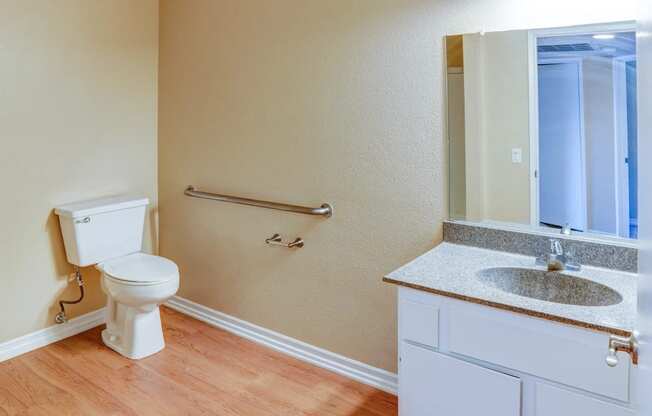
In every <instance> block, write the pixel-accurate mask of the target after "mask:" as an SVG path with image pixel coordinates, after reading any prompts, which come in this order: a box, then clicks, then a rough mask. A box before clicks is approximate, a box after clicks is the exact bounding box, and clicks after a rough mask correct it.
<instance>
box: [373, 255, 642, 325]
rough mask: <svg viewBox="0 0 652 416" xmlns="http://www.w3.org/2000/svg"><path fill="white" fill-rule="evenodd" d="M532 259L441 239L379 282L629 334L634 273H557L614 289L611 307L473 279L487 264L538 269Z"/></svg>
mask: <svg viewBox="0 0 652 416" xmlns="http://www.w3.org/2000/svg"><path fill="white" fill-rule="evenodd" d="M534 262H535V259H534V257H529V256H523V255H518V254H510V253H505V252H500V251H493V250H487V249H483V248H476V247H469V246H463V245H457V244H452V243H446V242H444V243H442V244H440V245H439V246H437V247H435V248H434V249H432V250H430V251H428V252H427V253H425V254H423V255H422V256H420V257H418V258H416V259H415V260H413V261H411V262H410V263H408V264H406V265H405V266H403V267H401V268H399V269H398V270H395V271H393V272H391V273H390V274H388V275H387V276H385V278H384V279H383V280H384V281H385V282H388V283H394V284H398V285H401V286H407V287H411V288H414V289H419V290H424V291H427V292H431V293H435V294H438V295H443V296H448V297H453V298H456V299H461V300H465V301H469V302H474V303H479V304H483V305H487V306H492V307H496V308H500V309H505V310H509V311H513V312H517V313H523V314H527V315H531V316H535V317H539V318H544V319H549V320H552V321H557V322H562V323H566V324H570V325H576V326H580V327H584V328H590V329H594V330H598V331H603V332H608V333H612V334H616V335H623V336H628V335H630V334H631V333H632V330H633V328H634V320H635V317H636V279H637V275H636V274H633V273H627V272H621V271H614V270H610V269H602V268H596V267H589V266H584V267H582V270H581V271H579V272H570V271H564V272H563V273H564V274H567V275H571V276H577V277H581V278H583V279H587V280H591V281H593V282H597V283H601V284H603V285H606V286H608V287H610V288H612V289H614V290H616V291H617V292H618V293H619V294H620V295H621V296H622V298H623V300H622V302H620V303H617V304H615V305H611V306H577V305H567V304H560V303H554V302H548V301H543V300H538V299H533V298H529V297H525V296H519V295H515V294H513V293H510V292H506V291H503V290H500V289H498V288H495V287H492V286H490V285H488V284H486V283H483V282H482V281H481V280H480V279H479V278H478V273H479V272H480V271H481V270H483V269H488V268H493V267H519V268H529V269H541V270H543V269H542V268H541V267H540V266H535V264H534Z"/></svg>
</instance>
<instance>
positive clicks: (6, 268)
mask: <svg viewBox="0 0 652 416" xmlns="http://www.w3.org/2000/svg"><path fill="white" fill-rule="evenodd" d="M0 10H2V12H0V145H1V146H2V150H1V151H0V189H2V193H3V198H2V204H0V217H2V218H3V222H4V224H3V226H2V238H1V239H0V263H1V264H2V271H1V272H0V305H1V306H0V314H1V316H2V318H0V342H2V341H5V340H8V339H12V338H15V337H18V336H21V335H24V334H27V333H29V332H32V331H35V330H38V329H41V328H44V327H47V326H50V325H53V324H54V321H53V317H54V315H55V313H56V312H57V311H58V305H57V301H58V299H59V298H60V297H62V296H63V297H68V298H72V297H76V296H77V290H78V289H77V288H76V287H75V286H74V285H69V286H68V285H67V282H66V275H67V274H68V273H70V272H71V271H72V268H71V266H70V265H68V264H67V262H66V258H65V252H64V249H63V246H62V241H61V234H60V231H59V226H58V222H57V220H56V218H55V217H54V215H53V214H52V208H53V207H54V206H56V205H58V204H62V203H66V202H71V201H76V200H82V199H87V198H94V197H99V196H104V195H109V194H114V193H122V192H134V193H140V194H144V195H147V196H149V197H150V198H152V200H153V203H154V205H153V206H156V162H157V160H156V128H157V126H156V107H157V96H156V83H157V54H158V52H157V50H158V47H157V39H158V35H157V30H158V16H157V15H158V12H157V10H158V3H157V2H156V1H154V0H147V1H146V0H138V1H131V0H110V1H85V0H61V1H46V0H43V1H31V0H26V1H10V0H0ZM154 237H155V236H153V235H152V228H148V236H147V238H146V240H147V244H148V247H150V248H151V247H152V244H151V242H152V241H155V240H154ZM84 275H85V278H86V282H87V284H88V297H87V299H86V300H85V301H84V302H83V303H82V304H81V305H78V306H71V307H70V308H69V311H70V316H76V315H79V314H81V313H85V312H88V311H91V310H95V309H97V308H99V307H101V306H103V302H104V299H103V296H102V293H101V290H100V287H99V279H98V277H99V276H98V275H97V273H96V272H95V271H94V270H93V269H86V270H84ZM67 287H68V289H66V288H67Z"/></svg>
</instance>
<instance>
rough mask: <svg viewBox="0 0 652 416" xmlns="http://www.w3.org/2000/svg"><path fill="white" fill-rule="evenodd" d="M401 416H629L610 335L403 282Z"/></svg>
mask: <svg viewBox="0 0 652 416" xmlns="http://www.w3.org/2000/svg"><path fill="white" fill-rule="evenodd" d="M398 305H399V307H398V316H399V412H400V416H425V415H428V416H439V415H446V416H475V415H486V416H494V415H495V416H567V415H568V416H570V415H573V416H576V415H595V416H603V415H604V416H633V415H634V412H633V410H632V409H631V406H630V404H629V402H630V394H629V392H630V390H631V385H630V384H631V383H630V366H631V362H630V359H629V356H628V355H627V354H623V353H619V354H618V358H619V364H618V365H617V366H616V367H609V366H607V364H606V363H605V357H606V355H607V352H608V340H609V335H608V334H606V333H602V332H598V331H593V330H588V329H584V328H579V327H576V326H571V325H566V324H561V323H557V322H553V321H549V320H545V319H540V318H534V317H531V316H527V315H524V314H520V313H514V312H510V311H505V310H500V309H497V308H493V307H489V306H484V305H479V304H475V303H471V302H466V301H462V300H457V299H452V298H449V297H444V296H439V295H435V294H431V293H427V292H423V291H417V290H413V289H409V288H405V287H400V288H399V302H398Z"/></svg>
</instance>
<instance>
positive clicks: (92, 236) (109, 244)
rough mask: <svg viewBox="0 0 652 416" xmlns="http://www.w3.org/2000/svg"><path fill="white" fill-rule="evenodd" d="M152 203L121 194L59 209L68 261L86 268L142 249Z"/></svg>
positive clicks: (56, 210) (56, 212) (58, 213)
mask: <svg viewBox="0 0 652 416" xmlns="http://www.w3.org/2000/svg"><path fill="white" fill-rule="evenodd" d="M148 204H149V200H148V199H147V198H134V197H125V196H118V197H112V198H103V199H95V200H91V201H85V202H77V203H74V204H68V205H63V206H60V207H58V208H55V210H54V212H55V214H57V215H58V216H59V224H61V233H62V234H63V242H64V245H65V247H66V256H67V257H68V262H69V263H71V264H74V265H76V266H79V267H84V266H90V265H93V264H98V263H101V262H103V261H106V260H109V259H112V258H116V257H122V256H125V255H127V254H131V253H136V252H139V251H141V249H142V245H143V227H144V225H145V212H146V209H147V205H148Z"/></svg>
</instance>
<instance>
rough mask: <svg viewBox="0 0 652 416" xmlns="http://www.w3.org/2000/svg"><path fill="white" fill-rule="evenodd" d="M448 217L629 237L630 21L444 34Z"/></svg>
mask: <svg viewBox="0 0 652 416" xmlns="http://www.w3.org/2000/svg"><path fill="white" fill-rule="evenodd" d="M446 55H447V71H446V72H447V81H446V89H447V117H448V120H447V125H448V128H447V132H448V150H449V158H448V161H449V212H450V216H451V218H452V219H456V220H467V221H472V222H482V223H493V224H511V225H514V224H518V225H520V226H524V227H530V228H531V227H535V228H537V229H543V230H547V231H568V230H572V233H573V234H581V235H587V236H609V237H618V238H627V239H629V238H636V237H637V233H638V229H637V218H638V214H637V193H638V186H637V154H636V149H637V132H636V126H637V120H636V37H635V24H634V23H633V22H632V23H612V24H603V25H590V26H579V27H570V28H554V29H536V30H513V31H505V32H487V33H473V34H464V35H456V36H447V37H446Z"/></svg>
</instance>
